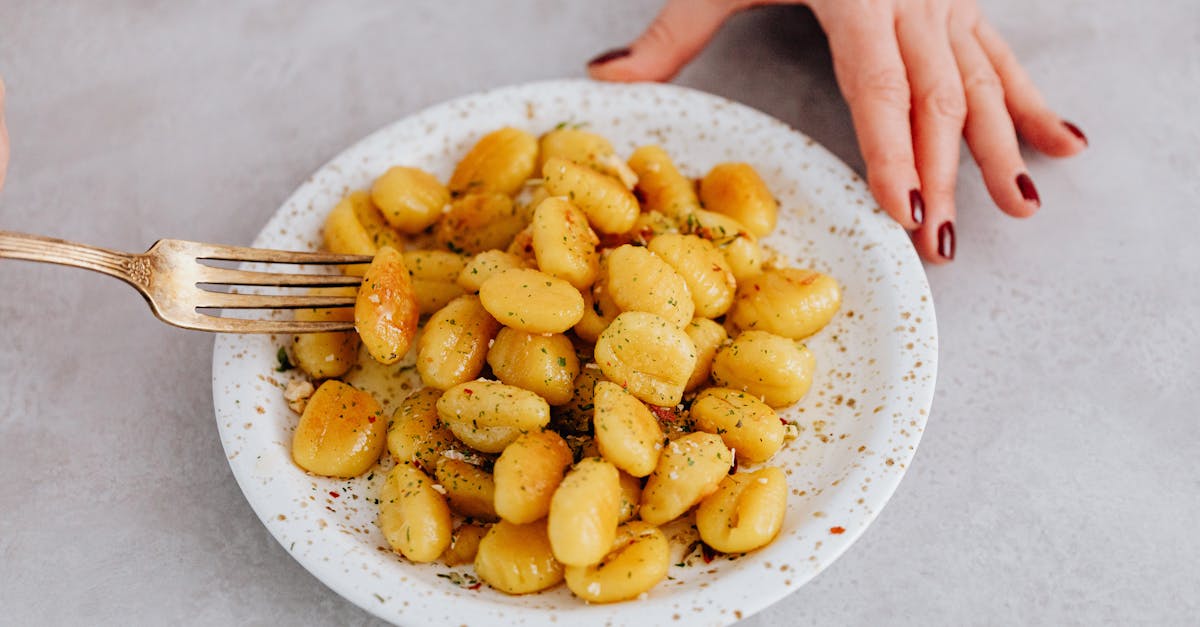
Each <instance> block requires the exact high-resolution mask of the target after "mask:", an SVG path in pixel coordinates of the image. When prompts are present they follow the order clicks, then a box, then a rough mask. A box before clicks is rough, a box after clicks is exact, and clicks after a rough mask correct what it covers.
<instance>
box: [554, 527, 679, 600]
mask: <svg viewBox="0 0 1200 627" xmlns="http://www.w3.org/2000/svg"><path fill="white" fill-rule="evenodd" d="M670 550H671V545H670V543H669V542H668V541H667V536H666V535H664V534H663V532H662V531H660V530H659V529H658V527H655V526H654V525H651V524H648V523H644V522H642V521H640V520H639V521H633V522H629V523H625V524H624V525H621V527H620V528H619V529H618V530H617V535H616V538H614V539H613V543H612V546H610V547H609V551H608V553H607V554H606V555H605V556H604V557H603V558H602V559H601V561H600V562H598V563H596V564H593V565H589V566H567V567H566V569H565V572H564V577H565V579H566V581H567V588H568V589H570V590H571V592H573V593H574V594H575V596H577V597H579V598H581V599H583V600H584V601H588V602H589V603H612V602H614V601H626V600H629V599H635V598H637V597H638V595H640V594H641V593H643V592H645V591H647V590H649V589H651V588H653V587H654V586H655V585H657V584H658V582H660V581H662V580H663V579H664V578H666V576H667V569H668V568H669V567H670V565H671V554H670Z"/></svg>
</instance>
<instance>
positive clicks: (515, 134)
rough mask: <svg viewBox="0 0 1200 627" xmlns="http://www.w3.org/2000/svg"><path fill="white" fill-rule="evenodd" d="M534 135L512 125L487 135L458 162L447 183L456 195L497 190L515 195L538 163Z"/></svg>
mask: <svg viewBox="0 0 1200 627" xmlns="http://www.w3.org/2000/svg"><path fill="white" fill-rule="evenodd" d="M537 155H538V145H537V139H536V138H534V136H533V135H530V134H529V133H527V132H525V131H522V130H520V129H515V128H512V127H506V128H502V129H500V130H497V131H493V132H491V133H488V134H487V135H484V136H483V137H482V138H480V140H479V141H478V142H476V144H475V145H474V146H472V147H471V150H470V152H468V153H467V155H466V156H465V157H463V159H462V161H459V162H458V166H457V167H455V168H454V174H451V175H450V184H449V185H448V186H447V187H449V188H450V191H451V192H452V193H455V194H464V193H468V192H497V193H500V194H507V195H512V194H513V193H515V192H516V191H517V190H518V189H520V188H521V186H522V185H524V184H525V180H526V179H528V178H529V177H530V176H532V175H533V169H534V168H535V167H536V166H537Z"/></svg>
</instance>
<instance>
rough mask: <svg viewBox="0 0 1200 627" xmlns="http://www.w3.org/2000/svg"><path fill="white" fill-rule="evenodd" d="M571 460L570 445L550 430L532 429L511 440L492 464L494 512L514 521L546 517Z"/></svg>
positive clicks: (524, 521)
mask: <svg viewBox="0 0 1200 627" xmlns="http://www.w3.org/2000/svg"><path fill="white" fill-rule="evenodd" d="M571 461H572V460H571V449H570V448H568V447H567V443H566V441H564V440H563V439H562V436H560V435H558V434H557V433H555V432H553V431H533V432H530V433H526V434H524V435H521V436H520V437H518V438H517V439H516V440H513V442H512V444H509V445H508V446H507V447H505V448H504V452H503V453H501V454H500V458H499V459H497V460H496V465H495V467H494V468H493V473H494V477H495V484H496V492H495V507H496V514H498V515H499V516H500V517H501V518H503V519H504V520H507V521H509V522H511V523H517V524H525V523H530V522H533V521H535V520H538V519H539V518H543V517H545V516H546V514H548V513H550V498H551V497H552V496H553V495H554V492H555V490H557V489H558V484H559V483H560V482H561V481H562V478H563V473H564V472H566V470H567V467H569V466H570V465H571Z"/></svg>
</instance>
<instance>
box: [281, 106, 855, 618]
mask: <svg viewBox="0 0 1200 627" xmlns="http://www.w3.org/2000/svg"><path fill="white" fill-rule="evenodd" d="M539 172H540V174H541V178H532V177H533V176H536V175H537V173H539ZM778 217H779V203H778V201H777V200H776V199H775V197H774V196H773V195H772V194H771V193H770V190H769V189H768V188H767V185H766V184H765V182H764V181H763V179H762V177H760V176H759V174H758V173H757V172H756V171H755V170H754V168H753V167H751V166H750V165H748V164H745V163H737V162H730V163H722V164H718V165H717V166H715V167H713V168H712V169H711V170H710V171H709V172H708V173H707V174H706V175H705V176H704V178H703V179H702V180H700V181H699V182H698V183H697V182H694V181H693V180H692V179H690V178H688V177H687V176H685V175H684V174H683V173H682V172H681V171H680V169H679V168H678V167H677V166H676V164H675V162H674V161H672V159H671V156H670V155H668V154H667V152H666V151H665V150H663V149H662V148H661V147H659V146H642V147H640V148H638V149H637V150H635V151H634V152H633V154H632V155H631V156H630V158H629V160H628V162H625V161H622V159H621V158H620V157H619V156H618V155H617V154H616V151H615V149H614V148H613V145H612V144H611V143H609V142H608V140H607V139H605V138H604V137H602V136H600V135H598V134H595V133H592V132H590V131H585V130H582V129H580V128H577V127H568V126H565V125H560V126H559V127H557V128H555V129H554V130H551V131H549V132H546V133H545V134H543V135H542V136H541V137H540V138H535V137H534V135H532V134H530V133H529V132H526V131H524V130H520V129H516V128H502V129H499V130H497V131H495V132H492V133H488V134H486V135H484V136H482V137H481V138H480V139H479V140H478V142H477V143H476V144H475V145H474V146H473V147H472V148H471V149H470V150H469V151H468V152H467V154H466V155H465V156H464V157H463V158H462V160H461V161H460V162H459V163H458V164H457V166H456V167H455V169H454V172H453V174H452V175H451V176H450V179H449V181H447V183H446V184H445V185H444V186H443V185H442V183H441V181H439V180H438V178H437V177H435V176H433V175H432V174H429V173H428V172H426V171H424V170H421V169H419V168H416V167H411V166H407V165H405V166H396V167H392V168H389V169H387V170H386V171H384V172H383V173H382V174H381V175H380V176H379V178H378V179H376V180H375V181H374V183H373V184H372V185H371V186H370V189H369V190H368V191H351V192H349V193H348V194H347V195H346V196H345V197H344V198H342V199H341V200H340V201H339V202H338V203H337V205H336V206H335V207H334V208H333V210H332V211H331V212H330V213H329V215H328V216H327V219H326V221H325V223H324V226H323V246H324V248H325V249H327V250H330V251H332V252H339V253H346V254H363V255H373V256H374V261H373V263H371V264H370V266H368V267H366V268H363V267H361V266H350V267H347V268H344V269H343V270H344V271H347V272H358V273H362V274H363V281H362V284H361V285H360V286H359V288H358V289H357V295H356V299H355V307H354V309H353V310H352V311H351V310H337V309H322V310H301V311H297V312H296V313H295V315H296V317H297V318H299V319H309V320H347V319H352V320H353V321H354V323H355V330H356V332H345V333H325V334H314V335H305V336H299V337H296V338H295V339H294V340H292V342H293V344H292V350H291V353H292V354H293V355H294V360H295V363H297V364H298V365H299V366H300V369H301V370H302V371H303V373H304V374H305V375H307V376H308V377H311V378H312V379H316V380H318V381H319V380H321V379H327V380H326V381H325V382H324V383H323V384H322V385H321V386H320V387H319V388H318V389H316V391H315V392H313V387H312V385H311V383H312V382H310V381H307V380H305V379H303V378H301V379H300V380H299V381H296V380H293V381H291V382H289V383H290V384H289V386H288V389H289V390H291V391H288V392H286V393H285V396H286V398H288V399H289V401H294V402H292V403H291V406H293V407H295V408H296V409H297V411H300V412H301V417H300V421H299V424H298V425H297V428H296V430H295V433H294V435H293V437H292V457H293V459H294V461H295V462H296V464H297V465H298V466H299V467H300V468H303V469H305V470H307V471H309V472H311V473H313V474H319V475H326V476H330V477H339V478H341V477H354V476H358V475H362V474H365V473H366V472H368V471H369V470H371V469H373V468H374V469H378V468H379V467H377V466H376V465H375V464H376V462H377V461H378V460H379V458H380V456H381V455H382V454H383V453H384V450H385V448H386V451H387V452H388V453H389V454H390V457H391V458H392V460H394V462H395V466H394V467H393V468H392V469H391V470H390V471H389V472H388V474H387V476H386V479H385V481H384V482H383V486H382V489H381V490H380V492H379V494H378V499H377V500H376V503H377V505H378V515H379V527H380V530H381V531H382V532H383V534H384V537H385V539H386V540H387V542H388V545H389V546H391V547H392V548H393V549H394V550H395V551H396V552H397V553H399V554H400V555H402V556H403V557H404V558H406V559H408V560H410V561H414V562H431V561H434V560H438V559H441V560H442V561H443V562H444V563H445V564H447V565H451V566H454V565H462V564H473V565H474V569H475V573H476V574H477V576H478V577H479V578H480V579H481V580H482V581H483V582H485V583H487V584H489V585H491V586H492V587H493V588H495V589H497V590H499V591H501V592H505V593H508V594H529V593H533V592H538V591H540V590H545V589H547V588H550V587H553V586H555V585H557V584H559V583H560V582H562V581H564V580H565V581H566V587H567V589H569V590H570V591H571V592H572V593H573V594H574V595H575V596H577V597H579V598H580V599H583V600H585V601H588V602H592V603H609V602H617V601H622V600H627V599H633V598H637V597H639V595H642V594H643V593H644V592H646V591H648V590H650V589H651V588H653V587H654V586H655V585H656V584H657V583H658V582H660V581H661V580H662V579H664V578H665V577H666V573H667V570H668V568H669V566H670V563H671V561H672V560H671V558H670V554H671V551H670V548H671V540H669V539H668V534H666V533H664V531H663V530H660V529H659V528H658V527H659V525H667V524H670V523H672V521H676V520H679V519H681V517H683V516H684V515H685V514H687V513H688V512H689V511H691V510H692V509H693V508H695V527H696V529H697V531H698V533H699V536H700V539H701V540H702V541H703V542H704V543H706V544H707V545H708V546H709V547H712V548H713V549H715V550H717V551H722V552H730V553H742V552H746V551H752V550H755V549H758V548H761V547H762V546H764V545H766V544H767V543H769V542H771V541H772V540H773V539H774V538H775V537H776V536H778V535H779V534H780V531H781V529H782V526H783V522H784V515H785V513H786V507H787V503H786V496H787V492H788V486H787V476H786V474H785V473H784V472H783V471H782V470H780V469H779V468H774V467H758V468H756V469H755V470H754V471H749V470H739V469H738V467H737V463H738V461H744V462H748V463H752V464H759V463H763V462H768V461H770V460H771V459H772V458H773V457H774V456H776V455H777V454H778V453H779V451H780V450H781V449H782V448H783V447H784V446H785V442H786V440H787V437H786V436H787V435H788V433H789V432H788V430H787V429H788V427H787V425H786V424H785V423H784V422H783V421H782V420H781V418H780V416H781V413H777V411H776V408H781V407H786V406H788V405H790V404H792V403H795V402H797V401H799V400H800V399H801V398H803V397H804V396H805V395H806V393H807V392H808V390H809V388H810V387H811V385H812V378H813V374H814V370H815V358H814V356H813V354H812V353H811V352H810V351H809V350H808V349H807V347H806V346H804V345H802V344H800V343H799V340H803V339H804V338H807V337H809V336H812V335H813V334H815V333H818V332H820V331H821V329H822V328H824V327H825V326H826V325H828V324H829V322H830V321H831V320H832V319H833V318H834V316H835V315H836V313H837V311H838V309H839V308H840V306H841V299H842V294H841V288H840V286H839V285H838V283H837V281H836V280H835V279H834V278H833V277H832V276H828V275H826V274H822V273H819V272H816V271H813V270H802V269H796V268H789V267H785V266H784V265H782V264H781V263H780V262H779V261H778V259H777V258H776V259H772V260H770V262H768V261H767V260H766V254H765V252H764V248H763V247H762V246H761V245H760V244H759V241H758V238H759V237H765V236H767V235H768V234H769V233H770V232H772V231H773V230H774V228H775V226H776V223H777V221H778ZM406 246H408V247H409V248H408V250H407V251H406V250H405V247H406ZM351 289H352V288H351ZM351 289H327V290H321V292H322V293H325V292H328V293H339V294H340V293H345V294H350V293H352V292H351ZM314 293H316V291H315V290H314ZM418 326H420V327H421V328H420V329H418ZM360 344H361V347H362V348H363V349H364V350H363V351H362V353H363V354H364V355H365V356H366V357H363V358H359V357H358V355H357V354H358V352H359V351H358V347H359V345H360ZM413 348H415V350H411V349H413ZM375 362H378V363H375ZM380 364H382V365H380ZM410 370H415V371H416V372H415V376H417V377H419V378H420V384H418V386H417V387H419V389H417V390H416V391H414V392H411V393H409V394H407V396H406V397H405V398H403V400H402V401H401V402H399V403H398V404H397V405H396V409H395V411H394V413H393V414H392V417H391V419H390V420H388V421H386V424H385V421H384V420H383V419H382V416H383V413H382V412H383V409H382V407H383V406H387V405H388V404H389V403H390V402H392V401H394V400H396V399H389V398H386V397H383V396H381V397H380V400H382V401H383V405H381V404H380V402H379V401H377V400H376V399H375V398H374V397H372V395H371V394H370V393H367V392H365V391H362V390H359V389H357V388H355V387H352V386H350V385H348V384H346V383H343V382H342V381H341V380H339V378H342V377H344V378H347V379H348V380H351V381H354V382H355V383H356V384H359V383H362V384H363V385H367V386H368V387H370V385H369V384H368V381H371V380H372V379H371V377H375V376H383V377H389V376H391V377H395V378H397V379H399V380H400V381H403V383H401V387H402V388H403V389H408V387H407V386H408V385H409V383H408V377H409V376H410V375H407V374H406V373H407V372H409V371H410ZM368 374H369V376H368ZM481 376H483V377H487V378H480V377H481ZM493 378H494V379H498V380H490V379H493ZM371 389H374V388H373V387H371ZM308 394H311V397H310V398H308V399H307V402H306V404H304V403H303V401H304V399H303V398H302V397H304V396H307V395H308ZM793 434H794V429H793ZM389 463H390V462H389ZM384 467H386V465H385V466H384ZM369 478H370V477H368V479H369ZM356 496H357V495H356ZM679 524H682V525H686V524H688V522H687V520H684V521H683V522H681V523H679ZM455 525H457V528H456V527H455Z"/></svg>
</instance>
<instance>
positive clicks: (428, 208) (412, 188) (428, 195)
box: [371, 166, 450, 234]
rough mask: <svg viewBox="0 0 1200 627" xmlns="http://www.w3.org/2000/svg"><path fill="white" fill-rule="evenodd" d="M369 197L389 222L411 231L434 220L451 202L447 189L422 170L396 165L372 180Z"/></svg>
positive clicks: (404, 230)
mask: <svg viewBox="0 0 1200 627" xmlns="http://www.w3.org/2000/svg"><path fill="white" fill-rule="evenodd" d="M371 200H372V201H374V203H375V206H376V207H378V208H379V211H380V212H381V213H382V214H383V217H384V219H385V220H387V222H388V224H390V225H391V226H392V227H394V228H395V229H397V230H399V231H401V232H403V233H409V234H413V233H420V232H421V231H423V230H425V229H426V228H427V227H429V226H430V225H431V224H433V223H434V222H437V220H438V218H440V217H441V215H442V210H443V209H445V207H446V205H447V204H448V203H449V202H450V191H449V190H447V189H446V187H445V186H444V185H442V184H441V182H439V181H438V180H437V178H436V177H434V176H433V175H432V174H430V173H428V172H426V171H424V170H421V169H418V168H409V167H404V166H395V167H392V168H389V169H388V171H387V172H384V173H383V176H380V177H379V178H377V179H375V184H374V185H372V186H371Z"/></svg>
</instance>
